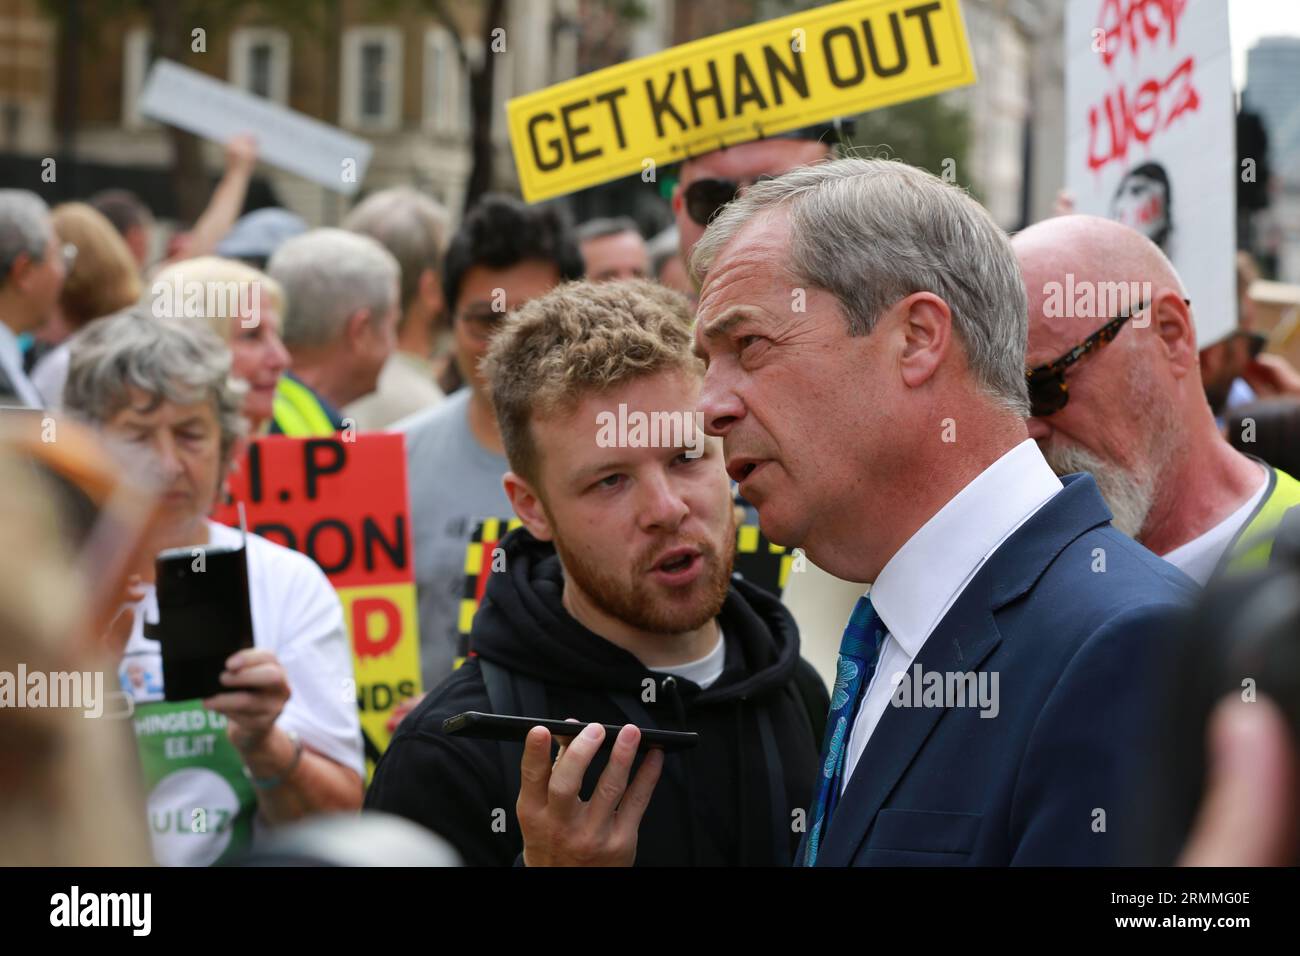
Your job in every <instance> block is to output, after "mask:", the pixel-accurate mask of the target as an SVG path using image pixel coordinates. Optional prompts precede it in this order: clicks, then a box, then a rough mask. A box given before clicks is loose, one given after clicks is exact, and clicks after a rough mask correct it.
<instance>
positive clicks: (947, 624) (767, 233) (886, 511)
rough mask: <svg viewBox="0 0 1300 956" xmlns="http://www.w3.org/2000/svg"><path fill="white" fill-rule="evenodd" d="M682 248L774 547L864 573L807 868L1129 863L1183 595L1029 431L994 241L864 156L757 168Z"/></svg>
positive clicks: (979, 224)
mask: <svg viewBox="0 0 1300 956" xmlns="http://www.w3.org/2000/svg"><path fill="white" fill-rule="evenodd" d="M691 265H692V272H693V274H694V277H695V278H696V280H697V281H699V282H701V283H702V288H701V294H700V301H699V311H698V314H697V326H696V348H697V350H698V351H699V352H700V354H701V355H702V356H703V357H704V358H705V359H706V361H707V362H708V372H707V374H706V378H705V384H704V389H703V391H702V393H701V398H700V408H701V410H702V412H703V414H704V420H705V426H706V430H708V431H709V433H710V434H714V435H719V436H721V437H722V438H723V439H724V444H725V452H726V460H727V469H728V472H729V473H730V474H731V476H732V477H733V478H734V479H736V480H737V481H739V482H740V492H741V494H743V495H744V497H745V498H746V499H748V500H749V501H751V502H753V503H754V504H755V505H756V506H757V508H758V511H759V515H760V519H761V522H762V527H763V530H764V532H765V533H766V534H767V535H768V537H770V538H771V539H772V540H774V541H776V542H778V543H781V544H785V545H787V546H791V547H799V548H802V549H803V551H804V552H805V553H806V555H807V557H808V559H809V560H811V561H813V562H814V563H816V564H817V565H818V566H820V567H822V568H824V569H825V570H827V571H828V572H830V573H831V574H833V575H836V576H837V577H840V578H844V579H846V580H850V581H858V582H862V583H863V584H867V583H870V585H871V587H870V591H869V593H868V595H866V596H864V598H863V599H861V600H860V601H859V603H858V607H857V608H855V610H854V614H853V617H852V619H851V621H850V623H849V625H848V627H847V628H846V631H845V636H844V639H843V640H842V642H841V655H840V659H839V671H838V675H837V680H836V685H835V689H834V691H833V692H832V697H833V699H832V705H831V707H832V709H831V715H830V716H831V719H830V720H829V721H828V726H827V739H826V741H825V742H824V744H823V754H822V764H823V765H822V768H821V775H820V776H819V778H818V780H817V781H815V782H814V781H809V784H810V787H811V788H812V796H811V799H810V805H809V807H808V817H807V823H808V828H809V832H808V835H807V837H806V838H805V840H804V845H803V847H802V849H801V858H802V859H803V862H804V863H805V864H806V865H814V864H815V865H832V866H835V865H841V866H842V865H848V864H856V865H876V864H884V865H898V864H920V865H925V864H971V865H1008V864H1040V865H1041V864H1109V863H1120V862H1124V861H1125V859H1126V858H1127V857H1126V851H1127V849H1128V847H1129V846H1130V840H1132V839H1133V836H1134V834H1133V828H1134V826H1133V818H1132V817H1131V816H1130V815H1129V814H1128V812H1127V804H1128V802H1129V798H1130V794H1131V791H1132V789H1133V787H1134V786H1135V784H1136V780H1135V779H1134V777H1133V776H1132V775H1130V771H1131V770H1132V768H1133V767H1134V765H1135V764H1136V763H1137V762H1139V759H1140V752H1139V743H1138V742H1139V740H1140V739H1141V736H1142V733H1141V732H1142V731H1143V729H1144V728H1145V726H1146V725H1147V723H1148V721H1149V717H1148V711H1149V710H1150V709H1151V706H1152V703H1153V701H1152V698H1153V697H1154V696H1155V694H1154V691H1153V685H1154V683H1155V679H1156V677H1157V676H1158V674H1159V671H1160V668H1161V663H1162V655H1161V647H1162V645H1163V641H1164V639H1165V637H1166V636H1167V634H1166V632H1167V630H1168V625H1169V623H1170V621H1171V619H1172V618H1173V617H1174V615H1175V614H1176V613H1177V611H1178V610H1179V609H1180V608H1181V607H1182V606H1183V605H1184V604H1186V603H1187V602H1188V601H1189V600H1190V599H1191V597H1192V596H1193V594H1194V590H1195V589H1194V586H1193V585H1192V583H1191V582H1190V580H1189V579H1187V578H1186V577H1184V576H1183V575H1182V574H1181V573H1180V572H1179V571H1177V570H1176V569H1175V568H1173V567H1172V566H1170V565H1168V564H1166V563H1165V562H1163V561H1161V560H1159V559H1158V558H1156V557H1155V556H1154V555H1153V554H1151V553H1150V552H1149V551H1147V550H1146V549H1144V548H1143V547H1142V546H1141V545H1138V544H1136V543H1135V542H1134V541H1133V540H1131V539H1130V538H1128V537H1126V536H1125V535H1123V534H1120V533H1119V532H1118V531H1116V530H1114V529H1113V528H1112V527H1111V526H1110V518H1111V515H1110V512H1109V511H1108V510H1107V508H1106V506H1105V504H1104V503H1103V501H1102V499H1101V496H1100V495H1099V494H1098V491H1097V488H1096V486H1095V484H1094V483H1093V480H1092V478H1091V477H1089V476H1087V475H1071V476H1067V477H1065V478H1064V479H1058V478H1057V477H1056V475H1055V474H1054V473H1053V472H1052V470H1051V468H1050V467H1049V466H1048V465H1047V463H1046V461H1045V460H1044V459H1043V456H1042V454H1041V453H1040V452H1039V450H1038V448H1037V446H1036V445H1035V443H1034V442H1033V441H1032V440H1030V439H1029V437H1028V434H1027V431H1026V425H1025V416H1026V414H1027V412H1028V399H1027V391H1026V384H1025V377H1024V372H1025V366H1024V358H1025V342H1026V334H1027V304H1026V293H1025V288H1024V285H1023V282H1022V279H1021V275H1020V271H1019V269H1018V267H1017V263H1016V259H1015V256H1014V255H1013V253H1012V251H1011V248H1010V245H1009V244H1008V242H1007V239H1006V237H1005V236H1004V235H1003V234H1002V232H1001V231H1000V230H999V229H998V227H997V226H996V225H995V224H994V223H993V221H992V220H991V219H990V218H989V216H988V214H987V213H986V212H985V211H984V210H983V209H982V208H981V207H980V206H979V205H978V204H977V203H976V202H974V201H973V200H972V199H970V198H969V196H967V195H966V194H965V193H964V192H962V191H960V190H958V189H956V188H953V187H951V186H948V185H946V184H944V183H943V182H941V181H940V180H939V179H937V178H935V177H934V176H931V175H930V174H928V173H926V172H924V171H922V170H919V169H915V168H912V167H909V166H906V165H904V164H901V163H896V162H888V161H880V160H864V159H857V158H852V159H842V160H837V161H833V162H830V163H825V164H821V165H817V166H812V167H805V168H802V169H797V170H794V171H792V172H790V173H787V174H785V175H784V176H781V177H779V178H777V179H774V180H770V181H766V182H761V183H757V184H755V185H754V186H752V187H751V188H750V189H749V190H747V191H746V193H745V194H744V195H743V196H741V197H739V198H738V199H737V200H736V201H735V202H733V203H731V204H730V205H728V206H727V207H725V208H724V209H723V210H722V211H721V212H720V213H719V214H718V216H717V217H716V218H715V219H714V220H713V222H712V224H711V225H710V226H709V228H708V230H707V232H706V233H705V235H704V236H703V238H702V239H700V241H699V243H698V244H697V246H696V248H695V252H694V254H693V257H692V262H691ZM1132 414H1135V415H1137V414H1142V409H1141V408H1134V409H1132Z"/></svg>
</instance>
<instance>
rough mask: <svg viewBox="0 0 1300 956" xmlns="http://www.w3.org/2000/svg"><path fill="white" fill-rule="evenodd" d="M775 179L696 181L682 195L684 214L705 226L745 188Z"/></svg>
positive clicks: (761, 177) (765, 177) (757, 177)
mask: <svg viewBox="0 0 1300 956" xmlns="http://www.w3.org/2000/svg"><path fill="white" fill-rule="evenodd" d="M775 178H776V177H775V176H768V175H766V174H764V175H762V176H756V177H754V178H753V179H752V180H750V181H748V182H741V181H738V180H735V179H697V180H695V182H693V183H691V184H690V185H689V186H687V187H686V190H685V191H684V192H683V193H682V201H683V202H684V203H685V205H686V214H687V215H688V216H690V217H691V219H693V220H694V221H695V222H696V223H698V224H699V225H701V226H707V225H708V224H709V223H710V222H711V221H712V219H713V217H714V216H716V215H717V214H718V210H719V209H721V208H722V207H723V206H725V205H726V204H727V203H729V202H731V201H732V200H733V199H735V198H736V197H737V196H739V195H740V191H741V190H742V189H744V188H745V187H746V186H750V185H753V184H754V183H761V182H762V181H763V180H765V179H775Z"/></svg>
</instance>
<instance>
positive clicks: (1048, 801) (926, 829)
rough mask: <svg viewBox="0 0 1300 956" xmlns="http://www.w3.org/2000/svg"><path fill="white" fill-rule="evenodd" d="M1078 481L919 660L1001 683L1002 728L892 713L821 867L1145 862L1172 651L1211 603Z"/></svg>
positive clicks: (864, 761) (1013, 545) (989, 720)
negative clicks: (1135, 852) (1178, 627)
mask: <svg viewBox="0 0 1300 956" xmlns="http://www.w3.org/2000/svg"><path fill="white" fill-rule="evenodd" d="M1064 483H1065V488H1064V489H1063V490H1062V491H1061V492H1060V493H1058V494H1057V495H1056V496H1055V497H1054V498H1053V499H1052V500H1051V501H1049V502H1048V503H1047V504H1045V505H1044V506H1043V507H1042V508H1040V509H1039V510H1038V512H1037V513H1036V514H1035V515H1034V516H1033V517H1032V518H1030V519H1029V520H1028V521H1027V522H1025V524H1023V525H1022V526H1021V527H1020V528H1019V529H1018V530H1017V531H1016V533H1015V534H1014V535H1012V536H1011V537H1010V538H1008V539H1007V540H1006V541H1005V542H1004V543H1003V544H1002V546H1001V547H999V548H998V550H997V551H996V552H995V553H994V554H993V555H992V557H990V558H989V560H988V561H987V562H986V563H985V564H984V566H983V567H982V568H981V569H980V571H979V573H978V574H977V575H976V576H975V577H974V578H973V579H972V580H971V582H970V583H969V585H968V586H967V587H966V589H965V590H964V591H963V592H962V594H961V596H960V597H959V598H958V599H957V602H956V603H955V604H954V605H953V606H952V608H951V609H950V610H949V611H948V613H947V614H946V615H944V617H943V619H942V620H941V621H940V622H939V624H938V626H937V627H936V628H935V630H934V633H932V634H931V635H930V637H929V639H928V640H926V642H925V645H924V646H923V647H922V648H921V652H920V654H918V655H917V658H916V660H915V661H914V662H913V666H915V664H920V665H921V666H922V668H923V672H924V673H929V672H932V671H936V672H941V673H946V672H959V673H960V672H979V671H985V672H988V673H989V674H990V675H992V673H994V672H996V673H997V674H998V691H999V698H1000V699H999V702H998V703H999V710H998V714H997V716H996V717H981V716H980V712H981V711H980V709H979V707H978V706H966V707H952V708H948V709H944V708H942V707H915V706H909V707H895V706H893V705H892V702H891V706H889V707H887V708H886V709H885V713H884V715H883V716H882V717H881V719H880V722H879V723H878V724H877V725H876V728H875V730H874V731H873V733H872V735H871V737H870V739H869V740H868V742H867V746H866V749H865V750H864V751H863V753H862V756H861V758H860V759H859V760H858V763H857V765H856V767H855V769H854V771H853V775H852V776H851V777H850V778H849V783H848V786H847V788H846V789H845V791H844V794H843V796H842V799H841V800H840V802H839V805H838V806H837V807H836V809H835V811H834V814H833V816H832V819H831V823H830V827H829V829H828V830H827V831H826V833H825V834H823V836H822V839H821V845H820V849H819V851H818V858H817V865H818V866H846V865H855V866H873V865H884V866H899V865H921V866H927V865H973V866H1006V865H1010V864H1017V865H1109V864H1120V863H1124V862H1126V861H1127V860H1128V859H1130V857H1129V853H1130V852H1131V849H1132V847H1133V843H1134V840H1135V834H1134V832H1133V830H1134V820H1133V817H1132V815H1131V813H1130V812H1129V810H1128V806H1129V804H1130V803H1131V802H1132V797H1133V792H1134V790H1135V789H1136V788H1137V787H1138V785H1139V780H1138V779H1136V777H1137V774H1136V766H1135V765H1136V764H1137V763H1138V762H1139V761H1140V757H1141V753H1140V746H1141V741H1142V739H1143V734H1144V732H1145V731H1146V730H1147V728H1148V726H1149V724H1150V721H1151V719H1152V715H1153V712H1154V706H1153V705H1155V704H1157V702H1156V701H1153V699H1152V698H1153V697H1154V696H1155V692H1154V690H1153V687H1154V685H1155V680H1154V675H1155V674H1156V673H1158V671H1159V669H1160V668H1162V667H1163V668H1167V667H1168V665H1169V662H1168V659H1167V657H1164V656H1163V655H1162V654H1161V653H1160V647H1161V646H1162V645H1163V644H1164V643H1165V642H1166V641H1167V640H1169V639H1170V637H1171V635H1170V625H1171V623H1172V621H1173V619H1174V618H1175V615H1176V614H1177V612H1178V611H1179V610H1180V609H1182V608H1184V607H1185V606H1186V604H1187V603H1188V602H1189V601H1190V600H1191V599H1192V598H1193V597H1194V596H1195V594H1196V591H1197V587H1196V585H1195V584H1194V583H1193V582H1192V581H1191V579H1189V578H1187V577H1186V576H1185V575H1183V573H1182V572H1180V571H1179V570H1177V569H1176V568H1174V567H1173V565H1171V564H1168V563H1167V562H1165V561H1162V560H1161V559H1160V558H1158V557H1156V556H1155V555H1154V554H1152V553H1151V552H1150V551H1148V550H1147V549H1146V548H1144V547H1142V546H1141V545H1140V544H1138V543H1137V542H1135V541H1133V540H1132V539H1131V538H1129V537H1127V536H1126V535H1124V534H1121V533H1120V532H1119V531H1116V530H1115V529H1114V528H1112V527H1111V525H1110V518H1111V515H1110V511H1109V510H1108V509H1107V507H1106V505H1105V503H1104V502H1103V501H1102V498H1101V495H1100V494H1099V493H1098V491H1097V487H1096V485H1095V484H1094V482H1093V480H1092V477H1091V476H1089V475H1071V476H1068V477H1067V478H1065V479H1064ZM1103 562H1104V564H1103ZM1103 566H1104V568H1105V570H1104V571H1102V570H1099V569H1100V568H1102V567H1103ZM911 673H912V672H911V670H910V669H909V672H908V679H909V680H911ZM891 676H892V675H881V677H882V678H884V679H888V678H889V677H891ZM1099 811H1100V812H1099ZM805 844H806V839H805ZM802 858H803V851H802V848H801V850H800V855H799V859H802Z"/></svg>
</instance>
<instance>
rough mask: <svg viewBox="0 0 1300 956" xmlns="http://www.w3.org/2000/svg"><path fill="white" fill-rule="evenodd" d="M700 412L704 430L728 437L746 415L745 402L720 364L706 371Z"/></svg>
mask: <svg viewBox="0 0 1300 956" xmlns="http://www.w3.org/2000/svg"><path fill="white" fill-rule="evenodd" d="M699 411H700V414H701V415H702V416H703V417H704V431H705V433H706V434H708V435H714V436H717V437H718V438H726V437H727V432H729V431H731V426H732V425H734V424H735V423H736V422H738V421H740V419H741V418H743V417H744V415H745V404H744V402H742V401H741V400H740V397H739V396H737V395H736V393H735V391H734V390H733V389H732V388H731V386H730V384H729V383H728V382H727V381H726V379H725V377H724V375H723V374H722V372H721V371H720V370H718V366H716V365H715V366H713V367H712V368H710V369H709V370H708V371H706V372H705V373H704V385H703V387H702V388H701V389H700V402H699Z"/></svg>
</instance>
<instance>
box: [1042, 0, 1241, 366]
mask: <svg viewBox="0 0 1300 956" xmlns="http://www.w3.org/2000/svg"><path fill="white" fill-rule="evenodd" d="M1065 57H1066V111H1067V115H1066V150H1065V161H1066V172H1065V182H1066V188H1067V189H1068V190H1069V191H1070V192H1071V193H1073V194H1074V197H1075V206H1076V210H1077V211H1078V212H1081V213H1090V214H1092V215H1098V216H1107V217H1109V218H1111V219H1118V220H1120V221H1121V222H1124V223H1126V224H1128V225H1130V226H1132V227H1133V228H1135V229H1137V230H1138V231H1139V232H1142V233H1143V234H1145V235H1146V236H1148V237H1149V238H1151V239H1152V240H1154V241H1155V242H1156V243H1157V244H1159V245H1160V247H1161V248H1162V249H1164V251H1165V254H1166V255H1168V256H1169V258H1170V259H1171V260H1172V261H1173V263H1174V266H1175V267H1176V268H1177V269H1178V273H1179V275H1180V276H1182V279H1183V283H1184V284H1185V285H1186V287H1187V293H1188V297H1189V298H1190V299H1191V300H1192V313H1193V315H1194V316H1195V317H1196V335H1197V342H1198V344H1199V345H1200V347H1202V348H1204V347H1205V346H1207V345H1212V344H1213V343H1215V342H1217V341H1219V340H1220V339H1222V338H1224V337H1225V336H1226V335H1227V334H1228V333H1229V332H1231V331H1232V330H1233V329H1234V328H1235V327H1236V321H1237V295H1236V276H1235V271H1234V270H1235V266H1234V260H1233V254H1234V250H1235V248H1236V226H1235V216H1236V190H1235V189H1234V183H1235V179H1234V175H1236V173H1237V170H1236V155H1235V143H1236V120H1235V116H1234V99H1233V93H1232V67H1231V59H1230V54H1229V50H1228V7H1227V4H1226V3H1224V2H1223V0H1070V4H1069V7H1068V8H1067V10H1066V22H1065ZM1121 278H1122V277H1121Z"/></svg>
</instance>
